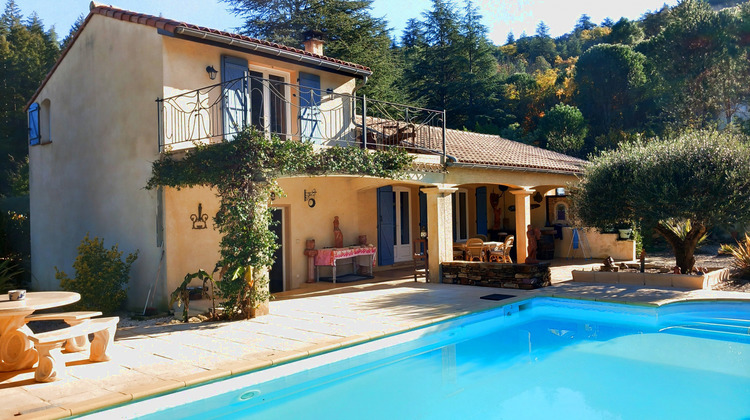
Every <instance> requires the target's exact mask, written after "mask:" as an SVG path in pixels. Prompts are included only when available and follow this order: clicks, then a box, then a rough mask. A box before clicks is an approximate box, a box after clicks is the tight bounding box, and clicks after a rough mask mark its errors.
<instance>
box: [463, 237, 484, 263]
mask: <svg viewBox="0 0 750 420" xmlns="http://www.w3.org/2000/svg"><path fill="white" fill-rule="evenodd" d="M466 260H467V261H484V260H485V259H484V241H483V240H481V239H479V238H469V240H468V241H466Z"/></svg>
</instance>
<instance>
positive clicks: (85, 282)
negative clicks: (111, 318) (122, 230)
mask: <svg viewBox="0 0 750 420" xmlns="http://www.w3.org/2000/svg"><path fill="white" fill-rule="evenodd" d="M122 254H123V253H122V252H121V251H119V250H118V249H117V244H115V245H114V246H112V248H110V249H106V248H104V240H103V239H99V238H98V237H94V238H93V239H89V235H88V234H86V237H85V238H83V241H81V245H80V246H79V247H78V257H76V260H75V262H74V263H73V269H74V270H75V272H76V275H75V277H74V278H69V277H68V275H67V274H65V272H64V271H60V270H58V269H57V267H55V272H56V274H55V278H56V279H57V280H59V281H60V286H61V287H62V288H63V290H67V291H71V292H78V293H80V294H81V300H80V301H79V302H78V303H77V304H76V305H75V306H76V309H83V310H96V311H102V312H104V313H112V312H115V311H117V310H119V309H120V308H122V305H123V304H124V303H125V299H127V284H128V281H129V280H130V266H131V265H132V264H133V262H135V260H136V258H138V251H137V250H136V251H135V252H134V253H132V254H128V256H127V257H126V258H125V261H123V260H122Z"/></svg>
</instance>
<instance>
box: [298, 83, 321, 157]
mask: <svg viewBox="0 0 750 420" xmlns="http://www.w3.org/2000/svg"><path fill="white" fill-rule="evenodd" d="M299 86H300V88H299V126H300V135H301V136H302V139H304V140H312V141H313V142H314V143H317V144H321V143H322V141H323V136H322V135H321V133H320V130H321V127H320V76H318V75H317V74H310V73H303V72H300V73H299Z"/></svg>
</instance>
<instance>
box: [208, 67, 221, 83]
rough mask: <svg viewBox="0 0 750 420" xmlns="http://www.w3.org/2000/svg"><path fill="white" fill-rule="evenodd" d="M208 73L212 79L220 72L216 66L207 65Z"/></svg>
mask: <svg viewBox="0 0 750 420" xmlns="http://www.w3.org/2000/svg"><path fill="white" fill-rule="evenodd" d="M206 73H208V78H209V79H211V80H214V79H216V75H217V74H219V72H218V71H216V69H215V68H214V66H207V67H206Z"/></svg>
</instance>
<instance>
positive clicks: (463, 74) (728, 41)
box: [224, 0, 750, 157]
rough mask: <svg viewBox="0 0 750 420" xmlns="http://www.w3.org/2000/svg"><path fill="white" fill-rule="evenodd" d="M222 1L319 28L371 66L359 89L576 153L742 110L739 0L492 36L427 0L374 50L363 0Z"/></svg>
mask: <svg viewBox="0 0 750 420" xmlns="http://www.w3.org/2000/svg"><path fill="white" fill-rule="evenodd" d="M224 1H225V2H226V3H228V4H230V5H232V8H233V10H234V12H235V13H238V14H240V15H241V16H243V17H245V18H246V19H247V20H246V21H247V24H246V26H245V28H246V31H247V33H249V34H252V35H255V36H266V37H271V38H272V39H273V40H276V41H282V42H287V43H291V44H293V45H295V46H299V45H300V43H301V37H302V34H303V33H304V31H305V30H310V29H313V30H316V31H320V32H322V33H323V34H325V36H326V37H327V39H328V45H327V49H326V53H327V54H329V55H332V56H334V57H337V58H342V59H345V60H350V61H355V62H358V63H361V64H364V65H367V66H370V67H371V68H372V69H373V71H374V72H375V73H374V75H373V78H372V81H371V84H370V86H368V88H367V90H366V92H368V94H371V95H374V96H373V97H378V98H381V97H382V98H384V99H387V100H392V101H399V102H406V103H409V104H413V105H418V106H423V107H426V108H432V109H445V110H447V112H448V126H449V127H450V128H457V129H467V130H472V131H479V132H485V133H493V134H500V135H502V136H504V137H507V138H510V139H514V140H518V141H523V142H526V143H529V144H534V145H537V146H541V147H547V148H550V149H553V150H557V151H561V152H565V153H569V154H573V155H577V156H581V157H585V156H587V155H588V154H590V153H591V152H594V151H597V150H608V149H612V148H614V147H616V146H617V145H618V144H619V143H620V142H623V141H632V140H633V139H636V138H639V137H646V138H648V137H653V136H669V135H672V134H675V133H679V132H682V131H685V130H689V129H700V128H712V127H713V128H715V127H719V128H724V127H726V126H727V125H729V126H731V127H733V128H738V129H743V127H742V120H744V119H745V118H746V110H745V108H744V107H745V103H746V102H747V98H748V96H749V95H750V86H748V84H747V83H743V82H742V81H743V80H747V76H748V71H750V64H748V63H749V62H748V48H750V3H748V2H744V3H743V2H738V1H718V0H710V1H701V0H684V1H682V2H680V3H679V4H678V5H676V6H674V7H668V6H663V7H662V8H661V9H659V10H655V11H646V12H644V14H643V15H642V16H641V17H640V18H639V19H637V20H633V21H631V20H628V19H626V18H622V19H620V20H618V21H617V22H614V21H613V20H611V19H609V18H608V19H605V20H604V21H603V22H601V23H599V24H597V23H595V22H593V21H592V20H591V18H590V17H589V16H588V15H586V14H584V15H582V16H581V17H580V18H579V19H578V21H577V22H576V24H575V26H574V27H573V28H572V30H571V31H570V32H568V33H566V34H564V35H562V36H559V37H557V38H553V37H552V36H550V34H549V28H548V27H547V25H546V24H545V23H544V22H540V23H539V24H538V26H537V28H536V32H535V34H533V35H530V36H529V35H525V34H522V35H521V36H520V37H518V38H516V37H515V36H514V35H513V34H512V33H510V34H509V35H508V39H507V41H506V43H505V44H504V45H501V46H496V45H493V44H492V42H491V41H490V40H489V39H488V29H487V27H486V26H484V25H483V24H482V23H481V19H482V15H481V11H480V10H479V7H478V6H477V5H476V4H475V3H474V2H473V1H472V0H467V1H464V2H463V3H461V4H457V3H453V2H451V1H447V0H433V1H432V5H431V7H430V9H428V10H426V11H425V12H424V13H422V15H421V16H419V17H414V18H412V19H410V20H409V21H408V23H407V25H406V28H405V29H404V31H403V33H402V34H400V36H396V37H394V38H393V39H392V42H391V43H390V47H389V48H388V50H386V49H384V44H385V39H384V37H386V36H387V31H386V30H385V27H386V25H387V22H385V21H383V20H382V19H377V18H373V17H372V16H371V14H370V5H371V3H372V2H371V1H370V0H359V1H345V0H334V1H322V0H297V1H293V2H275V1H271V2H267V1H260V0H224ZM276 3H278V4H276ZM280 5H284V6H283V7H282V6H280ZM261 23H262V24H263V25H261ZM264 25H265V26H264ZM294 25H297V26H294ZM259 28H263V29H259ZM269 28H271V29H269ZM273 28H278V29H273ZM353 28H354V29H353ZM363 31H364V32H363ZM363 34H364V36H362V35H363ZM344 46H346V47H344ZM738 117H741V118H739V119H738Z"/></svg>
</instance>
